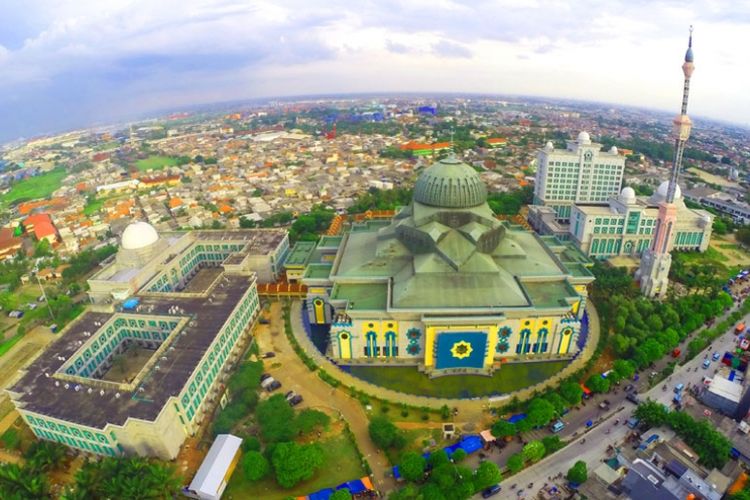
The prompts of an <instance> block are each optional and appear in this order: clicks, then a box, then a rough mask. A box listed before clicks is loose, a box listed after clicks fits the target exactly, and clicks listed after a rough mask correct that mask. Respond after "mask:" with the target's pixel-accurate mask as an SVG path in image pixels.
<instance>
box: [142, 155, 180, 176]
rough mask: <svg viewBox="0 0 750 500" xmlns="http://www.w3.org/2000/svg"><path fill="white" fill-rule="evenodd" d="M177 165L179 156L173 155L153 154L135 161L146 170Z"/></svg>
mask: <svg viewBox="0 0 750 500" xmlns="http://www.w3.org/2000/svg"><path fill="white" fill-rule="evenodd" d="M174 165H177V158H172V157H171V156H160V155H151V156H149V157H148V158H144V159H142V160H138V161H137V162H135V167H136V168H137V169H138V170H140V171H141V172H144V171H146V170H161V169H162V168H164V167H171V166H174Z"/></svg>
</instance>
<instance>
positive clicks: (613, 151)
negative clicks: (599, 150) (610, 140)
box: [609, 146, 617, 155]
mask: <svg viewBox="0 0 750 500" xmlns="http://www.w3.org/2000/svg"><path fill="white" fill-rule="evenodd" d="M609 152H610V153H612V154H613V155H616V154H617V146H612V147H611V148H609Z"/></svg>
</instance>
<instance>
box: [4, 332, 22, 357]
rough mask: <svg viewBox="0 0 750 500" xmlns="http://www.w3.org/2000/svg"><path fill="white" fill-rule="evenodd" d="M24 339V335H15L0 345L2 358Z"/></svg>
mask: <svg viewBox="0 0 750 500" xmlns="http://www.w3.org/2000/svg"><path fill="white" fill-rule="evenodd" d="M22 338H23V335H18V334H15V335H13V336H12V337H11V338H9V339H8V340H6V341H5V342H2V343H0V356H4V355H5V354H7V352H8V351H10V349H11V348H12V347H13V346H14V345H16V344H17V343H18V341H19V340H21V339H22Z"/></svg>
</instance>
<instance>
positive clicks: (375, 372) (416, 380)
mask: <svg viewBox="0 0 750 500" xmlns="http://www.w3.org/2000/svg"><path fill="white" fill-rule="evenodd" d="M567 364H568V361H547V362H539V363H509V364H506V365H503V367H502V368H501V369H499V370H497V371H496V372H495V373H494V374H493V375H492V377H483V376H481V375H446V376H444V377H437V378H432V379H431V378H429V377H427V376H426V375H425V374H423V373H420V372H419V371H417V369H416V368H415V367H410V366H393V367H390V366H389V367H383V366H377V367H376V366H352V367H351V374H352V375H354V376H355V377H359V378H361V379H363V380H366V381H368V382H371V383H373V384H375V385H380V386H383V387H386V388H388V389H393V390H395V391H400V392H404V393H407V394H416V395H419V396H433V397H438V398H473V397H482V396H489V395H495V394H505V393H508V392H512V391H516V390H518V389H523V388H525V387H528V386H530V385H534V384H536V383H538V382H541V381H543V380H545V379H547V378H549V377H550V376H551V375H553V374H555V373H557V372H559V371H560V370H562V369H563V368H564V367H565V366H566V365H567ZM394 418H395V417H394Z"/></svg>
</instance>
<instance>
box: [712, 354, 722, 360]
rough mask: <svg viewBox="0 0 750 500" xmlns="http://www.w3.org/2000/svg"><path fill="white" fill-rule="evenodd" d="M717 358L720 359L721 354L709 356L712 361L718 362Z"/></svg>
mask: <svg viewBox="0 0 750 500" xmlns="http://www.w3.org/2000/svg"><path fill="white" fill-rule="evenodd" d="M719 358H721V354H719V353H718V352H715V353H714V354H713V356H711V359H713V360H714V361H719Z"/></svg>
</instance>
